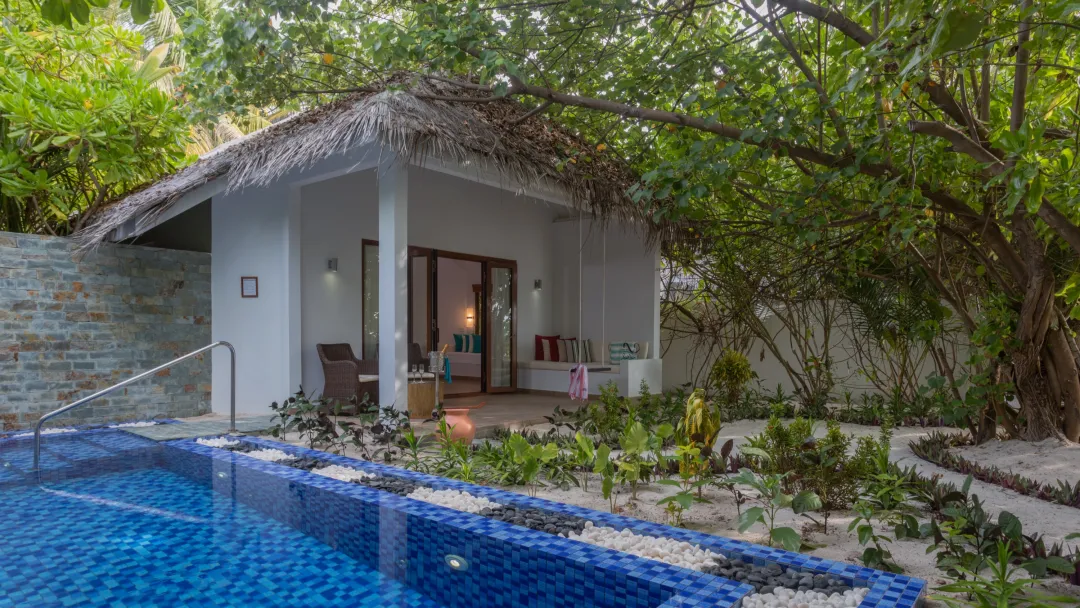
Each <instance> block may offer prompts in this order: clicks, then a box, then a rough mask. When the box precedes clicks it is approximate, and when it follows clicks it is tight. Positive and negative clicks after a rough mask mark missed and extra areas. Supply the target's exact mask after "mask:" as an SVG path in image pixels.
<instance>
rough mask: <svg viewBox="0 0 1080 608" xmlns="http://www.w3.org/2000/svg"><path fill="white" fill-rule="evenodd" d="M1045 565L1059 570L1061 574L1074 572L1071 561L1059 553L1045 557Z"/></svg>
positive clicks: (1074, 568) (1056, 570) (1055, 570)
mask: <svg viewBox="0 0 1080 608" xmlns="http://www.w3.org/2000/svg"><path fill="white" fill-rule="evenodd" d="M1046 566H1047V567H1048V568H1050V569H1051V570H1053V571H1054V572H1060V573H1062V574H1072V573H1074V572H1076V567H1075V566H1073V564H1072V562H1070V561H1069V560H1067V559H1065V558H1064V557H1061V556H1060V555H1051V556H1050V557H1048V558H1046Z"/></svg>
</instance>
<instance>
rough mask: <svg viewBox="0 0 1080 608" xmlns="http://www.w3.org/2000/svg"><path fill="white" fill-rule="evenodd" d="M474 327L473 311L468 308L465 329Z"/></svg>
mask: <svg viewBox="0 0 1080 608" xmlns="http://www.w3.org/2000/svg"><path fill="white" fill-rule="evenodd" d="M472 326H473V309H471V308H466V309H465V327H472Z"/></svg>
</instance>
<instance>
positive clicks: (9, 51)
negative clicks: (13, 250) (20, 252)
mask: <svg viewBox="0 0 1080 608" xmlns="http://www.w3.org/2000/svg"><path fill="white" fill-rule="evenodd" d="M9 9H10V11H9V12H8V13H7V14H6V15H5V17H4V19H3V21H2V22H0V26H2V30H0V31H2V35H0V227H2V228H3V229H4V230H10V231H15V232H61V233H62V232H67V231H69V230H72V229H74V228H77V227H78V225H79V224H80V223H81V222H83V221H84V220H85V218H86V217H87V216H88V215H89V214H90V213H92V212H93V211H94V210H95V209H96V208H98V207H100V206H101V205H102V204H104V203H105V202H107V201H109V200H110V199H111V198H113V197H114V196H117V195H118V194H120V193H122V192H125V191H127V190H130V189H132V188H134V187H136V186H139V185H141V184H142V183H144V182H146V181H148V180H151V179H154V178H156V177H158V176H160V175H163V174H165V173H169V172H171V171H173V170H174V169H175V168H176V167H177V166H179V165H180V164H181V163H183V161H184V158H185V157H184V145H185V143H186V140H187V139H186V137H187V132H188V127H187V121H186V119H185V117H184V116H183V115H182V114H181V113H180V112H179V110H178V106H177V102H176V100H175V99H174V98H173V97H172V96H171V95H170V94H168V93H167V92H164V91H162V90H161V89H160V88H159V87H158V86H156V84H155V82H156V81H158V80H159V79H161V78H162V77H164V76H165V75H167V74H169V73H170V70H168V69H164V68H162V67H161V60H162V56H163V51H164V49H158V50H157V51H156V52H150V53H147V52H146V51H145V50H144V48H143V39H142V37H141V36H140V35H138V34H136V33H134V32H132V31H130V30H128V29H125V28H122V27H116V26H113V25H109V24H106V23H103V22H102V21H100V20H96V21H91V23H90V24H88V25H76V26H74V27H73V28H72V29H67V28H58V27H56V26H53V25H50V24H48V23H46V22H45V21H44V20H43V19H42V17H41V16H40V15H39V13H38V11H37V9H36V8H35V7H34V6H33V5H32V4H30V3H29V2H25V1H23V0H17V1H15V2H11V3H9ZM72 221H74V225H72Z"/></svg>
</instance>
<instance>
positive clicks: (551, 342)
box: [539, 337, 559, 361]
mask: <svg viewBox="0 0 1080 608" xmlns="http://www.w3.org/2000/svg"><path fill="white" fill-rule="evenodd" d="M540 347H541V354H542V357H543V358H541V359H539V360H540V361H558V360H559V338H557V337H550V338H544V339H543V340H541V341H540Z"/></svg>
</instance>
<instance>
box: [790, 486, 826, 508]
mask: <svg viewBox="0 0 1080 608" xmlns="http://www.w3.org/2000/svg"><path fill="white" fill-rule="evenodd" d="M821 506H822V504H821V498H820V497H819V496H818V495H817V494H815V493H814V492H811V491H810V490H807V491H805V492H800V493H799V495H798V496H796V497H795V498H794V499H792V501H791V509H792V510H793V511H795V513H796V514H801V513H807V512H809V511H817V510H818V509H820V508H821Z"/></svg>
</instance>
